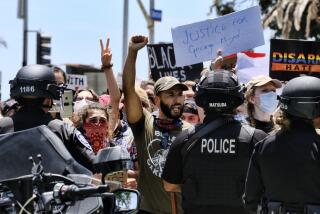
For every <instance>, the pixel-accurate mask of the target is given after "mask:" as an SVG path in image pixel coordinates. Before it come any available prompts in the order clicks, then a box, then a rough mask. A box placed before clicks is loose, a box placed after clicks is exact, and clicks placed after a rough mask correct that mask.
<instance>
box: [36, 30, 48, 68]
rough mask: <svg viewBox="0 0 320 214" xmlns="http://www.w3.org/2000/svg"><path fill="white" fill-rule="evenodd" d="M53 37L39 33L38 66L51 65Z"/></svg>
mask: <svg viewBox="0 0 320 214" xmlns="http://www.w3.org/2000/svg"><path fill="white" fill-rule="evenodd" d="M50 44H51V37H50V36H43V35H41V33H37V64H42V65H44V64H51V59H50V54H51V46H50Z"/></svg>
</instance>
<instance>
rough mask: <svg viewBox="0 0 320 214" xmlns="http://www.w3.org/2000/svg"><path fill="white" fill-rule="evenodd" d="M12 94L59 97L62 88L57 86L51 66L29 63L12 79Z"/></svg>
mask: <svg viewBox="0 0 320 214" xmlns="http://www.w3.org/2000/svg"><path fill="white" fill-rule="evenodd" d="M9 83H10V96H11V98H14V99H19V98H22V97H39V98H52V99H59V97H60V91H61V88H60V87H59V86H57V84H56V79H55V76H54V74H53V71H52V69H51V68H49V67H48V66H45V65H27V66H24V67H22V68H21V69H20V70H19V71H18V73H17V75H16V77H15V78H14V79H13V80H10V82H9Z"/></svg>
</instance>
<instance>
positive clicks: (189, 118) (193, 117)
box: [181, 100, 200, 125]
mask: <svg viewBox="0 0 320 214" xmlns="http://www.w3.org/2000/svg"><path fill="white" fill-rule="evenodd" d="M181 119H182V120H184V121H186V122H188V123H190V124H192V125H197V124H199V123H200V117H199V115H198V109H197V105H196V103H195V102H194V101H191V100H186V101H185V102H184V107H183V113H182V116H181Z"/></svg>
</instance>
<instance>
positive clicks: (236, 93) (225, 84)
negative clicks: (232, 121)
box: [194, 70, 244, 114]
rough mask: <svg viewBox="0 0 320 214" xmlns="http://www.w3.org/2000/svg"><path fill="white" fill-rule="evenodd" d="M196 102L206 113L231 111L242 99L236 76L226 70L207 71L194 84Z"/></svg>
mask: <svg viewBox="0 0 320 214" xmlns="http://www.w3.org/2000/svg"><path fill="white" fill-rule="evenodd" d="M194 91H195V101H196V104H197V105H198V106H200V107H202V108H204V110H205V111H206V113H207V114H208V113H210V112H216V113H232V112H233V110H234V109H235V108H237V107H238V106H239V105H241V104H242V103H243V101H244V95H243V91H242V87H241V85H239V83H238V78H237V76H236V75H235V74H233V73H232V72H230V71H226V70H217V71H208V72H207V73H206V74H204V75H203V76H202V77H201V79H200V82H199V83H198V84H196V85H195V86H194Z"/></svg>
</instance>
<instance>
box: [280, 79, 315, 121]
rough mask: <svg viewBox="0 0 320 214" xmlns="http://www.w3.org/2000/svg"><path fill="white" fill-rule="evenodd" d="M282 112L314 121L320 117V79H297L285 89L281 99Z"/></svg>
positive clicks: (290, 82)
mask: <svg viewBox="0 0 320 214" xmlns="http://www.w3.org/2000/svg"><path fill="white" fill-rule="evenodd" d="M279 100H280V104H281V105H280V107H281V110H283V111H284V112H286V113H288V114H289V115H291V116H294V117H297V118H302V119H309V120H312V119H314V118H316V117H319V116H320V79H319V78H316V77H311V76H302V77H296V78H294V79H292V80H290V81H289V82H288V83H287V84H286V85H285V86H284V88H283V90H282V94H281V95H280V97H279Z"/></svg>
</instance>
